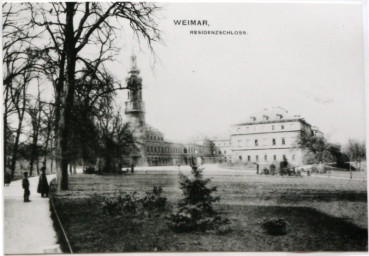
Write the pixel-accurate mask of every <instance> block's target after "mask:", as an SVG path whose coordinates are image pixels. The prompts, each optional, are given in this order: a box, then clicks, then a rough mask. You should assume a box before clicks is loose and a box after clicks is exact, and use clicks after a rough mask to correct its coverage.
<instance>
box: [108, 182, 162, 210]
mask: <svg viewBox="0 0 369 256" xmlns="http://www.w3.org/2000/svg"><path fill="white" fill-rule="evenodd" d="M162 192H163V189H162V187H161V186H158V187H157V186H155V187H154V188H153V190H152V191H150V192H146V194H145V195H144V196H143V197H142V196H141V197H140V196H138V194H137V192H133V193H131V194H121V193H118V194H116V195H114V196H109V197H105V198H104V201H103V205H102V209H103V212H104V213H106V214H109V215H112V216H117V215H130V216H133V215H142V214H144V213H145V212H147V213H149V215H151V213H152V212H159V211H163V210H164V209H165V207H166V202H167V198H166V197H163V196H162V195H161V194H162Z"/></svg>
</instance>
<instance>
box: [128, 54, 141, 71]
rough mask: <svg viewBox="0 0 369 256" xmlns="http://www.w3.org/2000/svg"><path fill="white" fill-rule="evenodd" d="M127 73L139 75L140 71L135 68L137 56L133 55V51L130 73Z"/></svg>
mask: <svg viewBox="0 0 369 256" xmlns="http://www.w3.org/2000/svg"><path fill="white" fill-rule="evenodd" d="M129 73H137V74H139V73H140V70H139V69H138V67H137V56H136V54H134V52H133V50H132V55H131V71H130V72H129Z"/></svg>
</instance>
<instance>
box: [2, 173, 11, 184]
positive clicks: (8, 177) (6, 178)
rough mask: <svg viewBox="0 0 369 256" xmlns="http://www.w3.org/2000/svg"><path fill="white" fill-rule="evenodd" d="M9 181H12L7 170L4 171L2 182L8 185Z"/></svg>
mask: <svg viewBox="0 0 369 256" xmlns="http://www.w3.org/2000/svg"><path fill="white" fill-rule="evenodd" d="M11 181H12V175H11V174H10V173H8V172H5V173H4V184H7V185H9V184H10V182H11Z"/></svg>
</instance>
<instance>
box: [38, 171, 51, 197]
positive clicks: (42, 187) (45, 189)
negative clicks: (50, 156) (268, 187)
mask: <svg viewBox="0 0 369 256" xmlns="http://www.w3.org/2000/svg"><path fill="white" fill-rule="evenodd" d="M37 193H41V197H44V196H46V197H48V196H49V183H48V182H47V177H46V167H42V168H41V175H40V179H39V181H38V187H37Z"/></svg>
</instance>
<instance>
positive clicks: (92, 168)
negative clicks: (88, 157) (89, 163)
mask: <svg viewBox="0 0 369 256" xmlns="http://www.w3.org/2000/svg"><path fill="white" fill-rule="evenodd" d="M83 173H84V174H95V168H94V167H87V168H86V169H84V170H83Z"/></svg>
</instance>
